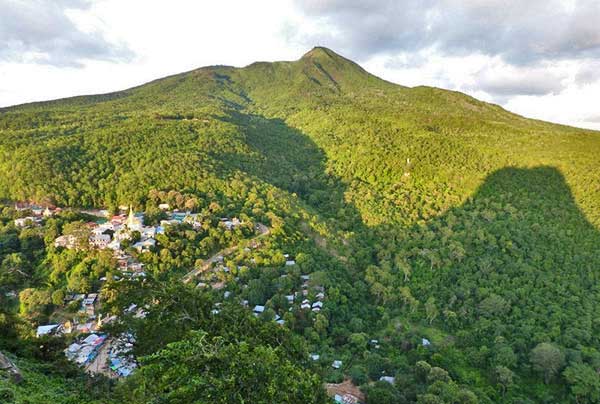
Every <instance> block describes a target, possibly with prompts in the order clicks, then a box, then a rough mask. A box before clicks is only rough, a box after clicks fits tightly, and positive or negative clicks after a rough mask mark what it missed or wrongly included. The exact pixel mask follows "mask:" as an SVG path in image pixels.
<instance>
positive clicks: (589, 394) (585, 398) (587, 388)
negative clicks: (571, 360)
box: [563, 363, 600, 403]
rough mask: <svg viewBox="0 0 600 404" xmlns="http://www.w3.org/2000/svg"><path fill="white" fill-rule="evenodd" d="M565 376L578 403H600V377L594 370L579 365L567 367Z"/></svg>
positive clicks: (587, 366)
mask: <svg viewBox="0 0 600 404" xmlns="http://www.w3.org/2000/svg"><path fill="white" fill-rule="evenodd" d="M563 376H564V377H565V379H566V380H567V383H569V386H570V387H571V392H572V393H573V395H574V396H575V397H576V399H577V402H578V403H600V377H599V376H598V373H597V372H596V370H594V368H592V367H591V366H589V365H586V364H584V363H577V364H574V365H570V366H569V367H567V368H566V369H565V371H564V372H563Z"/></svg>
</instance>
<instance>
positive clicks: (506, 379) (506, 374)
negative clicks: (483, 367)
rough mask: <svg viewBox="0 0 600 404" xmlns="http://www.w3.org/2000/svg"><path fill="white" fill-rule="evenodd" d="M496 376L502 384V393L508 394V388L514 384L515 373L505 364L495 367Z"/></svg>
mask: <svg viewBox="0 0 600 404" xmlns="http://www.w3.org/2000/svg"><path fill="white" fill-rule="evenodd" d="M494 378H495V379H496V383H498V384H499V385H500V388H501V390H502V395H503V396H504V394H506V391H507V390H508V388H509V387H510V386H511V385H512V384H513V378H514V373H513V372H512V370H510V369H509V368H507V367H505V366H496V368H495V369H494Z"/></svg>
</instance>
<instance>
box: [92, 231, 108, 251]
mask: <svg viewBox="0 0 600 404" xmlns="http://www.w3.org/2000/svg"><path fill="white" fill-rule="evenodd" d="M89 241H90V245H92V246H93V247H96V248H99V249H101V250H103V249H105V248H106V247H108V245H109V244H110V241H111V240H110V235H108V234H104V233H100V234H97V233H96V234H92V235H91V236H90V240H89Z"/></svg>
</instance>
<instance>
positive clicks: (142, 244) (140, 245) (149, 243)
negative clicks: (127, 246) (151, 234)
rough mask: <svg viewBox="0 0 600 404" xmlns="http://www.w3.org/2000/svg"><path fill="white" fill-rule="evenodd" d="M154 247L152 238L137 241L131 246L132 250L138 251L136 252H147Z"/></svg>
mask: <svg viewBox="0 0 600 404" xmlns="http://www.w3.org/2000/svg"><path fill="white" fill-rule="evenodd" d="M155 246H156V240H154V239H153V238H148V239H146V240H142V241H138V242H137V243H135V244H134V245H133V248H135V249H136V250H138V252H145V251H149V250H150V249H151V248H154V247H155Z"/></svg>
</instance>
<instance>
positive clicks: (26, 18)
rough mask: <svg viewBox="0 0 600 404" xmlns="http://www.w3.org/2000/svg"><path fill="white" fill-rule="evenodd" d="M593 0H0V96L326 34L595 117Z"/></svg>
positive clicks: (29, 94) (262, 51) (352, 53)
mask: <svg viewBox="0 0 600 404" xmlns="http://www.w3.org/2000/svg"><path fill="white" fill-rule="evenodd" d="M599 21H600V0H526V1H524V0H258V1H248V0H219V1H202V0H168V1H166V0H95V1H92V0H0V107H2V106H9V105H14V104H20V103H25V102H30V101H40V100H49V99H55V98H62V97H68V96H73V95H81V94H97V93H105V92H110V91H116V90H122V89H125V88H128V87H132V86H135V85H139V84H142V83H145V82H148V81H151V80H154V79H157V78H160V77H164V76H166V75H170V74H175V73H180V72H183V71H188V70H192V69H195V68H198V67H201V66H206V65H216V64H222V65H232V66H245V65H248V64H250V63H252V62H254V61H275V60H295V59H298V58H300V57H301V56H302V55H303V54H304V53H306V52H307V51H308V50H310V49H311V48H312V47H313V46H326V47H328V48H330V49H332V50H334V51H336V52H337V53H339V54H341V55H343V56H345V57H347V58H350V59H353V60H355V61H357V62H358V63H360V64H361V65H362V66H363V67H364V68H365V69H367V70H368V71H370V72H371V73H373V74H376V75H378V76H380V77H382V78H384V79H386V80H389V81H392V82H395V83H398V84H402V85H406V86H417V85H430V86H436V87H441V88H446V89H451V90H457V91H462V92H464V93H467V94H469V95H472V96H474V97H476V98H479V99H481V100H484V101H488V102H493V103H496V104H500V105H502V106H503V107H505V108H506V109H508V110H510V111H513V112H516V113H518V114H521V115H524V116H527V117H532V118H538V119H543V120H547V121H551V122H558V123H564V124H568V125H573V126H579V127H585V128H591V129H598V130H600V23H599Z"/></svg>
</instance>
